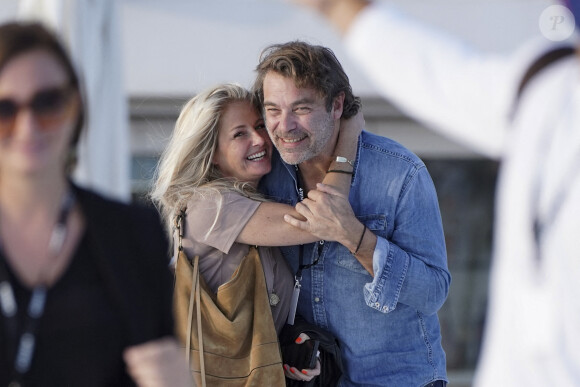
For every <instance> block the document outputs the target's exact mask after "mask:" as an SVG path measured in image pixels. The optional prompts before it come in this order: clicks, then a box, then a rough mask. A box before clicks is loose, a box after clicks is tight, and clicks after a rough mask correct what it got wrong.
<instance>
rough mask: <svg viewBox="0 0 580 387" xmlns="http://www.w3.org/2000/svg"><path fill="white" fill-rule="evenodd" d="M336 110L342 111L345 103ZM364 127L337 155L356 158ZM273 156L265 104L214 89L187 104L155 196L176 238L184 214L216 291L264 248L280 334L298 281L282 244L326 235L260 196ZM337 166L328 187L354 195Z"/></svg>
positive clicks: (348, 127) (352, 132) (351, 125)
mask: <svg viewBox="0 0 580 387" xmlns="http://www.w3.org/2000/svg"><path fill="white" fill-rule="evenodd" d="M332 109H333V111H334V110H336V111H338V110H340V109H341V100H340V99H338V100H337V101H336V103H335V106H333V107H332ZM362 127H363V119H362V116H357V118H356V119H352V120H350V121H347V122H345V123H344V125H343V127H342V128H341V132H340V140H339V143H338V145H337V148H336V150H335V152H336V154H337V155H338V156H342V157H345V158H347V159H349V160H352V159H353V158H354V157H355V156H356V144H357V141H356V139H357V137H358V135H359V133H360V132H361V130H362ZM272 152H274V149H273V145H272V142H271V141H270V138H269V137H268V132H267V130H266V127H265V124H264V120H263V119H262V116H261V109H260V106H259V105H258V104H257V102H256V101H255V100H254V98H253V97H252V95H251V94H250V92H248V91H247V90H246V89H244V88H243V87H241V86H239V85H236V84H224V85H219V86H216V87H213V88H210V89H208V90H205V91H203V92H201V93H199V94H198V95H197V96H195V97H194V98H192V99H191V100H190V101H189V102H188V103H187V104H186V105H185V106H184V107H183V109H182V111H181V114H180V116H179V118H178V120H177V123H176V125H175V130H174V133H173V135H172V138H171V140H170V142H169V144H168V146H167V148H166V149H165V151H164V153H163V155H162V157H161V160H160V164H159V169H158V173H157V179H156V182H155V186H154V189H153V191H152V193H151V197H152V199H153V200H154V202H155V203H157V204H158V206H159V208H160V210H161V213H162V215H163V218H164V220H165V224H166V226H167V229H168V231H169V232H170V234H172V233H173V225H174V221H175V217H176V215H177V214H178V213H179V212H180V211H181V210H185V212H186V217H185V219H186V221H185V225H184V228H185V230H184V239H183V248H184V250H185V252H186V254H187V256H188V257H194V256H196V255H197V256H199V257H200V259H199V267H200V273H201V275H202V276H203V278H204V279H205V281H206V282H207V284H208V285H209V287H210V288H211V289H212V290H213V291H214V292H217V290H218V288H219V287H220V285H223V284H224V283H226V282H228V280H229V279H230V278H231V276H232V274H233V273H234V271H235V270H236V268H237V267H238V265H239V264H240V262H241V260H242V258H243V257H244V256H245V255H246V254H247V253H248V251H249V248H250V246H252V245H256V246H258V251H259V254H260V258H261V261H262V266H263V268H264V272H265V275H266V283H267V289H268V292H269V296H270V300H271V310H272V315H273V320H274V324H275V326H276V330H277V332H278V333H280V330H281V329H282V327H283V326H284V324H285V322H286V320H287V316H288V311H289V308H290V298H291V292H292V288H293V282H294V280H293V276H292V272H291V271H290V269H289V267H288V265H287V264H286V262H285V260H284V258H283V257H282V255H281V253H280V252H279V250H278V248H276V246H282V245H297V244H301V243H308V242H313V241H317V240H319V238H317V237H316V236H313V235H312V234H310V233H307V232H304V231H301V230H299V229H297V228H294V227H293V226H291V225H290V224H288V223H286V222H285V221H284V215H286V214H293V215H294V216H295V217H299V215H298V213H297V212H296V211H295V210H294V208H293V207H291V206H289V205H284V204H279V203H275V202H270V201H266V200H265V198H264V197H263V196H262V195H261V194H260V193H259V192H258V191H257V186H258V183H259V181H260V179H261V178H262V177H263V176H264V175H266V174H267V173H268V172H270V169H271V165H270V161H271V156H272ZM336 164H337V165H335V166H334V167H333V168H331V170H333V172H332V173H328V174H327V177H326V178H325V179H324V182H323V183H325V184H327V185H332V186H334V187H336V188H338V189H339V190H341V191H342V192H343V193H344V194H345V195H348V189H349V185H350V180H351V177H352V173H351V171H349V170H348V168H345V167H344V166H343V165H338V164H339V163H336ZM340 164H345V163H340ZM349 221H356V218H354V215H352V219H350V218H347V217H344V219H340V222H343V223H345V222H349ZM340 222H338V221H337V223H336V226H335V227H336V228H335V229H327V230H326V232H327V233H328V234H331V235H336V237H337V239H338V238H339V236H340V235H341V231H342V230H341V224H340ZM178 323H179V322H178ZM285 368H287V375H292V377H294V378H298V379H301V380H309V379H311V378H312V377H313V376H314V375H316V374H318V372H319V370H304V371H303V370H296V369H295V368H293V367H285Z"/></svg>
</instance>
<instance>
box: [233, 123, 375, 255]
mask: <svg viewBox="0 0 580 387" xmlns="http://www.w3.org/2000/svg"><path fill="white" fill-rule="evenodd" d="M363 127H364V117H363V115H362V113H360V112H359V113H358V114H357V115H356V116H355V117H353V118H350V119H348V120H344V119H343V120H341V123H340V132H339V136H338V140H337V144H336V147H335V150H334V159H333V161H331V163H330V165H329V168H328V170H329V171H333V170H334V171H344V172H347V173H340V172H329V173H327V174H326V176H325V177H324V179H323V181H322V183H324V184H326V185H330V186H332V187H334V188H335V189H336V190H337V191H338V192H340V193H341V194H342V195H344V196H346V197H348V194H349V191H350V183H351V180H352V171H353V168H352V166H351V165H350V164H349V163H347V162H336V160H335V159H336V156H341V157H344V158H346V159H347V160H354V159H355V157H356V152H357V147H358V137H359V135H360V133H361V132H362V130H363ZM351 212H352V211H351ZM286 214H290V215H292V216H293V217H294V218H297V219H302V220H304V219H305V218H303V217H302V216H301V215H300V214H299V213H298V212H296V210H295V209H294V207H292V206H289V205H286V204H281V203H274V202H263V203H261V204H260V206H259V207H258V209H257V210H256V212H255V213H254V215H252V217H251V218H250V220H249V221H248V223H247V224H246V226H245V227H244V229H243V230H242V232H241V233H240V234H239V235H238V237H237V238H236V242H239V243H246V244H250V245H258V246H292V245H297V244H303V243H311V242H315V241H318V240H320V238H318V237H316V236H314V235H312V234H310V233H309V232H307V231H303V230H300V229H298V228H296V227H293V226H292V225H290V224H289V223H287V222H285V221H284V216H285V215H286ZM353 217H354V214H353ZM355 220H356V218H355ZM332 240H335V239H332Z"/></svg>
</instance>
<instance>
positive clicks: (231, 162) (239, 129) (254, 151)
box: [213, 101, 272, 187]
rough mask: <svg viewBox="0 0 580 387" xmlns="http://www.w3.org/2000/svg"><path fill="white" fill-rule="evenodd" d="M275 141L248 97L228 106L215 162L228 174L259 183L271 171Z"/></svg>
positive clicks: (222, 122) (221, 122)
mask: <svg viewBox="0 0 580 387" xmlns="http://www.w3.org/2000/svg"><path fill="white" fill-rule="evenodd" d="M271 159H272V142H271V141H270V138H269V137H268V132H267V131H266V126H265V124H264V120H263V119H262V117H261V116H260V115H259V114H258V112H257V111H256V109H255V107H254V106H253V105H252V104H251V103H250V102H246V101H238V102H232V103H230V104H228V106H227V107H226V108H225V110H224V112H223V114H222V117H221V119H220V123H219V134H218V145H217V149H216V152H215V155H214V158H213V162H214V164H215V165H216V166H217V167H218V168H219V169H220V171H221V172H222V174H223V175H224V177H234V178H236V179H238V180H240V181H245V182H249V183H250V184H252V185H253V186H254V187H257V186H258V182H259V181H260V179H261V178H262V177H263V176H264V175H265V174H267V173H268V172H270V170H271V168H272V165H271Z"/></svg>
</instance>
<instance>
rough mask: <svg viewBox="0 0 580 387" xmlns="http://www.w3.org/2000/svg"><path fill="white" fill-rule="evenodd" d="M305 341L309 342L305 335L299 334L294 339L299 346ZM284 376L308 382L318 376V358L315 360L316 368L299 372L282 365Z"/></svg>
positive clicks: (294, 368)
mask: <svg viewBox="0 0 580 387" xmlns="http://www.w3.org/2000/svg"><path fill="white" fill-rule="evenodd" d="M307 340H310V337H309V336H308V335H307V334H305V333H301V334H300V336H298V338H297V339H296V344H298V345H301V344H303V343H304V342H306V341H307ZM284 374H285V375H286V377H287V378H289V379H294V380H300V381H303V382H309V381H311V380H312V379H314V378H315V377H316V376H318V375H320V358H317V359H316V367H315V368H314V369H303V370H299V369H297V368H296V367H291V366H290V365H288V364H284Z"/></svg>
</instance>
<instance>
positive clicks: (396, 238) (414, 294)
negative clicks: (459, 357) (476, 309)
mask: <svg viewBox="0 0 580 387" xmlns="http://www.w3.org/2000/svg"><path fill="white" fill-rule="evenodd" d="M260 189H261V190H262V191H263V192H264V193H265V194H266V195H267V196H268V197H270V198H271V199H273V200H276V201H278V202H283V203H286V204H290V205H295V204H296V203H297V201H298V187H297V182H296V171H295V167H294V166H291V165H288V164H285V163H284V162H283V161H282V160H281V159H280V157H279V155H278V154H277V153H276V156H275V157H274V159H273V161H272V172H271V173H270V174H269V175H267V176H265V177H264V178H263V179H262V181H261V182H260ZM349 201H350V204H351V206H352V208H353V210H354V213H355V215H356V217H357V218H358V219H359V220H360V221H361V222H362V223H364V224H365V225H366V226H367V227H368V229H369V230H371V231H372V232H373V233H374V234H375V235H377V244H376V248H375V251H374V255H373V270H374V273H375V275H374V277H372V276H371V275H370V274H369V273H368V272H367V271H366V270H365V269H364V268H363V266H362V265H361V264H360V263H359V261H358V260H357V259H356V258H355V257H354V256H353V255H352V254H351V252H350V251H349V250H348V249H347V248H346V247H344V246H342V245H341V244H339V243H337V242H325V243H323V244H321V243H318V242H317V243H311V244H308V245H305V246H304V259H303V260H304V262H303V263H304V264H308V263H312V262H314V261H315V260H316V258H319V261H318V263H317V264H316V265H314V266H312V267H311V268H309V269H305V270H304V271H303V273H302V281H301V284H302V289H301V293H300V299H299V304H298V314H300V315H302V316H303V317H304V318H305V319H306V320H307V321H309V322H311V323H314V324H316V325H318V326H320V327H322V328H325V329H327V330H329V331H330V332H332V333H333V334H334V335H335V336H336V337H337V339H338V340H339V343H340V347H341V351H342V356H343V363H344V372H345V374H344V376H343V379H342V381H341V384H340V386H405V387H407V386H423V385H425V384H428V383H429V382H431V381H434V380H447V376H446V367H445V352H444V351H443V348H442V346H441V332H440V327H439V319H438V317H437V311H438V310H439V308H441V306H442V305H443V303H444V302H445V299H446V298H447V294H448V292H449V285H450V282H451V276H450V274H449V271H448V269H447V256H446V250H445V241H444V236H443V227H442V224H441V214H440V212H439V205H438V202H437V194H436V192H435V188H434V186H433V182H432V180H431V177H430V175H429V173H428V171H427V169H426V167H425V165H424V164H423V162H422V161H421V160H420V159H419V158H418V157H417V156H416V155H414V154H413V153H411V152H410V151H409V150H408V149H406V148H404V147H403V146H402V145H400V144H398V143H396V142H395V141H393V140H390V139H388V138H385V137H380V136H377V135H374V134H371V133H369V132H365V131H363V133H362V134H361V136H360V138H359V144H358V151H357V157H356V160H355V164H354V174H353V180H352V185H351V189H350V195H349ZM281 249H282V252H283V254H284V256H285V258H286V259H287V260H288V262H289V264H290V266H291V267H292V269H293V271H294V272H296V270H297V268H298V251H299V249H298V247H297V246H290V247H282V248H281Z"/></svg>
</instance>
